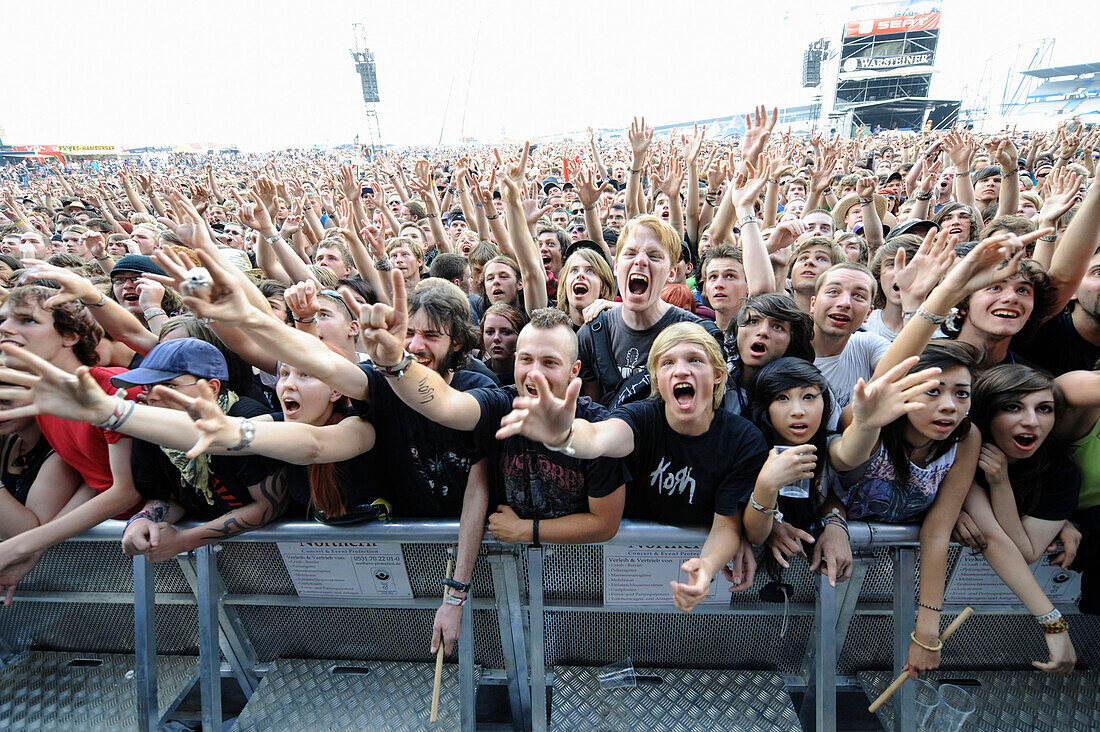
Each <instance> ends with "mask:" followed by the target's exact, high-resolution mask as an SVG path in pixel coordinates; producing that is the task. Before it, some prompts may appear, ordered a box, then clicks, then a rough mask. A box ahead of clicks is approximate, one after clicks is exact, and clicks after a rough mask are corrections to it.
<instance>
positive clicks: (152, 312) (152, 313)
mask: <svg viewBox="0 0 1100 732" xmlns="http://www.w3.org/2000/svg"><path fill="white" fill-rule="evenodd" d="M141 314H142V315H144V316H145V319H146V320H148V319H149V318H155V317H157V316H158V315H165V316H166V315H168V313H166V312H164V311H163V310H162V309H160V308H145V309H144V310H142V311H141Z"/></svg>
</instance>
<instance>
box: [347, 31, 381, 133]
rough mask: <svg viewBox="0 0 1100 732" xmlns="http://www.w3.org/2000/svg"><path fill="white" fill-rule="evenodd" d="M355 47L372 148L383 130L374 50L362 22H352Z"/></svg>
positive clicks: (352, 53) (356, 63)
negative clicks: (380, 119)
mask: <svg viewBox="0 0 1100 732" xmlns="http://www.w3.org/2000/svg"><path fill="white" fill-rule="evenodd" d="M351 28H352V33H353V34H354V35H355V48H352V49H349V50H350V51H351V57H352V58H353V59H354V60H355V71H356V73H358V74H359V79H360V80H361V81H362V83H363V102H364V103H365V104H366V105H367V140H368V141H369V143H370V146H371V148H372V149H373V148H374V147H375V146H377V145H379V144H381V142H382V130H381V128H380V127H379V126H378V102H379V101H380V100H379V97H378V74H377V73H376V72H375V67H374V52H373V51H371V50H370V49H369V48H367V30H366V27H365V26H364V25H363V24H362V23H352V25H351Z"/></svg>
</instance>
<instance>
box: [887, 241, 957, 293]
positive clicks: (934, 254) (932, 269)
mask: <svg viewBox="0 0 1100 732" xmlns="http://www.w3.org/2000/svg"><path fill="white" fill-rule="evenodd" d="M956 238H957V237H955V236H952V235H951V234H949V233H948V232H947V230H946V229H943V230H941V231H939V232H937V231H936V229H931V230H930V231H929V232H928V233H927V234H926V235H925V237H924V241H923V242H921V245H920V248H919V249H918V250H917V253H916V254H915V255H914V256H913V259H912V261H910V262H906V253H905V249H904V248H899V249H898V253H897V255H895V257H894V277H895V280H894V281H895V282H896V283H897V286H898V289H899V290H901V298H902V309H903V310H906V311H908V312H914V311H916V309H917V307H918V306H919V305H920V304H921V303H923V302H924V300H925V298H927V297H928V293H929V292H931V291H932V288H933V287H935V286H936V285H937V284H939V282H940V279H941V278H942V277H943V276H944V274H946V273H947V272H948V270H950V269H951V266H952V265H953V264H954V263H955V243H956V241H955V240H956Z"/></svg>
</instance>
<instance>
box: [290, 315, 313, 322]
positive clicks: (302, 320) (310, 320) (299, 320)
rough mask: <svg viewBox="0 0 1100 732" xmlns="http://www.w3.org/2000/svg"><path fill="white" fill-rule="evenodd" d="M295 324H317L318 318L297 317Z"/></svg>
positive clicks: (311, 316)
mask: <svg viewBox="0 0 1100 732" xmlns="http://www.w3.org/2000/svg"><path fill="white" fill-rule="evenodd" d="M294 322H295V323H316V322H317V316H316V315H310V316H309V317H307V318H297V317H296V318H294Z"/></svg>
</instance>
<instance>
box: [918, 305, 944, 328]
mask: <svg viewBox="0 0 1100 732" xmlns="http://www.w3.org/2000/svg"><path fill="white" fill-rule="evenodd" d="M916 314H917V316H918V317H921V318H924V319H925V320H926V321H928V322H929V323H931V324H932V325H943V324H944V323H946V322H947V320H948V318H950V317H951V316H950V315H936V314H935V313H932V312H929V311H928V309H927V308H925V307H924V305H921V306H920V307H919V308H917V313H916Z"/></svg>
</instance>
